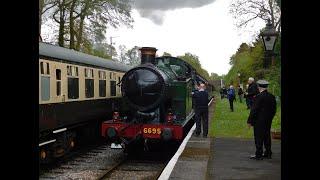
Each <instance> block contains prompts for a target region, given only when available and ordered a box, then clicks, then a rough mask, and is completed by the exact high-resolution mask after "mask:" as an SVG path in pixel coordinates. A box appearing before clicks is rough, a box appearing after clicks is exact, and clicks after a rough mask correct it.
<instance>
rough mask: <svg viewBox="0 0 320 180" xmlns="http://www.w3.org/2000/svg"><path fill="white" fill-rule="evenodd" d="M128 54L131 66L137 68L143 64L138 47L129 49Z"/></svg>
mask: <svg viewBox="0 0 320 180" xmlns="http://www.w3.org/2000/svg"><path fill="white" fill-rule="evenodd" d="M126 54H127V57H128V59H129V63H128V64H129V65H131V66H137V65H139V64H140V63H141V59H140V54H139V47H138V46H134V47H133V48H131V49H129V50H128V51H127V53H126Z"/></svg>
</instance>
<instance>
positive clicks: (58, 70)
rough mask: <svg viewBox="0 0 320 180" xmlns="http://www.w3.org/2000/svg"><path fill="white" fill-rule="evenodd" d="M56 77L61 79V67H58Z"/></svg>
mask: <svg viewBox="0 0 320 180" xmlns="http://www.w3.org/2000/svg"><path fill="white" fill-rule="evenodd" d="M56 78H57V80H61V70H60V69H56Z"/></svg>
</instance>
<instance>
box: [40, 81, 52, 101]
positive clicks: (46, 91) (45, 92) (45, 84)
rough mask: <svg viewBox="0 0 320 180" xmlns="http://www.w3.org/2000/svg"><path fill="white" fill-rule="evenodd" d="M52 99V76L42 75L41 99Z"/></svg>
mask: <svg viewBox="0 0 320 180" xmlns="http://www.w3.org/2000/svg"><path fill="white" fill-rule="evenodd" d="M49 99H50V77H46V76H41V100H42V101H48V100H49Z"/></svg>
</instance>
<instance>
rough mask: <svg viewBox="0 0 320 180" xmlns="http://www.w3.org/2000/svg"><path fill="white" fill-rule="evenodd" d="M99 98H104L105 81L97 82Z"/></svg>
mask: <svg viewBox="0 0 320 180" xmlns="http://www.w3.org/2000/svg"><path fill="white" fill-rule="evenodd" d="M99 96H100V97H106V80H99Z"/></svg>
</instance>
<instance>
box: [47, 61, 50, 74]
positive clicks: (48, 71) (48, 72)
mask: <svg viewBox="0 0 320 180" xmlns="http://www.w3.org/2000/svg"><path fill="white" fill-rule="evenodd" d="M46 74H50V68H49V63H47V73H46Z"/></svg>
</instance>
